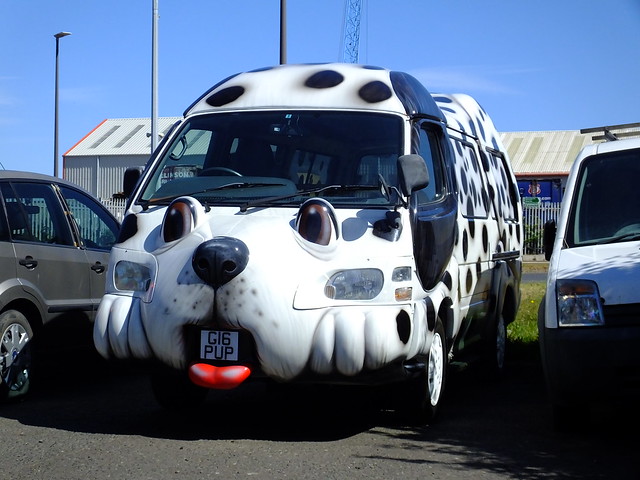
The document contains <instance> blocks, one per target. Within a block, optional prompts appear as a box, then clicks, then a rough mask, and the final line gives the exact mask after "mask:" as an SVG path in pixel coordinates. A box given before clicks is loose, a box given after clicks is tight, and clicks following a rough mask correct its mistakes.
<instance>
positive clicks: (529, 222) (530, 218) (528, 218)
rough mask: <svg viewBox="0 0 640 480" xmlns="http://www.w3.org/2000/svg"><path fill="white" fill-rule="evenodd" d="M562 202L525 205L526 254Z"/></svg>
mask: <svg viewBox="0 0 640 480" xmlns="http://www.w3.org/2000/svg"><path fill="white" fill-rule="evenodd" d="M102 203H103V204H104V205H105V206H106V207H107V209H108V210H109V211H110V212H111V213H113V214H114V215H115V216H116V218H117V219H118V220H120V221H122V218H123V217H124V208H125V203H126V200H124V199H108V200H103V201H102ZM560 205H561V203H559V202H558V203H541V204H538V205H526V204H525V205H524V206H523V209H522V217H523V218H522V220H523V226H524V250H523V253H524V254H525V255H540V254H542V253H543V252H544V247H543V245H542V230H543V228H544V224H545V222H546V221H547V220H557V218H558V213H559V212H560Z"/></svg>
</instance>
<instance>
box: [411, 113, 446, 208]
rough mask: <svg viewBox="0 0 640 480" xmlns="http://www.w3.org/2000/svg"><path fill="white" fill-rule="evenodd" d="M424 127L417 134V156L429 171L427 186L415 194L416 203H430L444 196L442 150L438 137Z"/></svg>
mask: <svg viewBox="0 0 640 480" xmlns="http://www.w3.org/2000/svg"><path fill="white" fill-rule="evenodd" d="M425 127H426V125H424V126H423V127H422V128H421V129H420V130H419V133H418V141H419V145H418V154H420V156H421V157H422V158H423V159H424V161H425V163H426V164H427V170H428V171H429V185H427V187H426V188H423V189H422V190H419V191H418V192H416V194H417V200H418V203H430V202H436V201H438V200H440V199H441V198H442V197H443V196H444V194H445V187H446V182H445V176H444V167H443V163H442V149H441V148H440V142H439V140H438V136H437V135H436V133H435V132H434V131H433V130H427V129H426V128H425Z"/></svg>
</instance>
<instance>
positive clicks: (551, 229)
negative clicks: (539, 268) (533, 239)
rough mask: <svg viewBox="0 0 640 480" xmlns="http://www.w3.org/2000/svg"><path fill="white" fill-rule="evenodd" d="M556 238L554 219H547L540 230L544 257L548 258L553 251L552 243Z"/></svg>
mask: <svg viewBox="0 0 640 480" xmlns="http://www.w3.org/2000/svg"><path fill="white" fill-rule="evenodd" d="M555 239H556V221H555V220H547V221H546V222H545V223H544V227H543V230H542V246H543V247H544V258H545V260H549V259H550V258H551V254H552V253H553V243H554V241H555Z"/></svg>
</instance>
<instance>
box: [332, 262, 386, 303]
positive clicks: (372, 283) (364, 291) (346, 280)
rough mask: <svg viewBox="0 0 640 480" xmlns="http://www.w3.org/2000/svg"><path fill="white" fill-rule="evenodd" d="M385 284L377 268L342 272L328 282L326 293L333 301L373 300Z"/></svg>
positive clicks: (335, 274) (334, 275)
mask: <svg viewBox="0 0 640 480" xmlns="http://www.w3.org/2000/svg"><path fill="white" fill-rule="evenodd" d="M383 284H384V275H383V274H382V272H381V271H380V270H378V269H377V268H361V269H354V270H342V271H340V272H337V273H334V274H333V275H332V276H331V278H330V279H329V280H328V281H327V283H326V284H325V287H324V293H325V295H326V296H327V297H329V298H331V299H333V300H371V299H373V298H375V297H376V296H377V295H378V294H379V293H380V292H381V291H382V286H383Z"/></svg>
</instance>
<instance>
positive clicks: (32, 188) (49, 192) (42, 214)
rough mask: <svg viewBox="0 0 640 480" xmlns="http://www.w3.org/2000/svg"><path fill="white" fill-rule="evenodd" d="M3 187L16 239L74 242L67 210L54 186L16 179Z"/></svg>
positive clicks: (70, 243) (13, 237) (10, 226)
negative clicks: (64, 208)
mask: <svg viewBox="0 0 640 480" xmlns="http://www.w3.org/2000/svg"><path fill="white" fill-rule="evenodd" d="M12 187H13V188H12ZM0 188H1V189H2V195H3V196H4V200H5V207H6V209H7V218H8V220H9V229H10V230H11V238H12V239H13V240H18V241H27V242H36V243H50V244H57V245H73V237H72V235H71V230H70V229H69V225H68V223H67V221H66V219H65V216H64V211H63V210H62V206H61V205H60V201H59V200H58V197H57V195H56V193H55V192H54V191H53V189H52V188H51V186H50V185H45V184H40V183H21V182H16V183H12V184H11V185H9V184H3V185H2V186H1V187H0Z"/></svg>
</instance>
